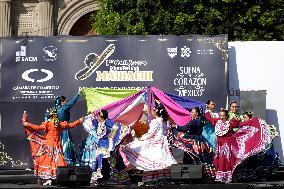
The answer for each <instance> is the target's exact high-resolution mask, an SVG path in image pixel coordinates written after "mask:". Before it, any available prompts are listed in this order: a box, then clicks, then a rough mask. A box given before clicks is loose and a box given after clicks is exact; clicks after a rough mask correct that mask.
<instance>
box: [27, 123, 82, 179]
mask: <svg viewBox="0 0 284 189" xmlns="http://www.w3.org/2000/svg"><path fill="white" fill-rule="evenodd" d="M80 123H81V121H80V120H77V121H75V122H73V123H70V124H68V123H67V122H61V123H60V126H59V127H54V125H53V123H52V122H43V123H41V125H35V124H32V123H28V125H27V126H25V132H26V133H27V134H28V139H29V140H30V144H31V151H32V156H33V158H34V172H35V175H38V176H40V177H41V178H43V179H50V178H51V179H55V177H56V169H57V167H58V166H67V163H66V162H65V160H64V156H63V151H62V145H61V140H60V134H61V131H62V130H63V129H66V128H73V127H76V126H77V125H79V124H80ZM40 130H44V131H45V133H46V135H45V136H42V135H40V134H38V133H36V132H35V131H40Z"/></svg>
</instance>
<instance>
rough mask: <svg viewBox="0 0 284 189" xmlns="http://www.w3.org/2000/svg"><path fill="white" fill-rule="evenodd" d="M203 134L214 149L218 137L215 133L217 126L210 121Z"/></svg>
mask: <svg viewBox="0 0 284 189" xmlns="http://www.w3.org/2000/svg"><path fill="white" fill-rule="evenodd" d="M202 135H203V136H204V137H205V138H206V140H207V141H208V142H209V144H210V146H211V147H212V148H213V149H214V148H215V146H216V140H217V137H216V134H215V127H214V126H212V125H211V123H210V122H207V123H206V125H205V126H204V127H203V132H202Z"/></svg>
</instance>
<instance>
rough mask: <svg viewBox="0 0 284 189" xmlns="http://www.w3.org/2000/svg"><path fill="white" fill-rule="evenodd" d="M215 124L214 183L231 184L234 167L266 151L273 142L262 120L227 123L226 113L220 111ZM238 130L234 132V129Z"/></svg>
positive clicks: (234, 120) (231, 121)
mask: <svg viewBox="0 0 284 189" xmlns="http://www.w3.org/2000/svg"><path fill="white" fill-rule="evenodd" d="M219 115H220V120H219V121H218V122H217V123H216V126H215V133H216V136H217V143H216V148H215V157H214V165H215V167H216V170H217V172H216V181H221V182H225V183H227V182H231V181H232V178H233V174H234V171H235V169H236V167H237V166H238V165H239V164H241V163H242V162H244V161H245V160H246V159H247V158H248V157H251V156H253V155H255V154H257V153H260V152H262V151H264V150H266V149H267V148H268V147H269V145H270V143H271V142H272V140H273V136H272V135H271V134H270V129H269V128H268V127H267V125H266V123H265V122H263V121H262V120H260V119H258V118H255V119H250V120H248V121H247V122H243V123H241V124H239V123H240V122H239V121H238V120H236V119H231V120H230V121H228V111H227V110H222V111H221V112H220V113H219ZM239 126H240V128H239V129H238V130H237V131H236V132H234V131H233V129H234V128H235V127H239Z"/></svg>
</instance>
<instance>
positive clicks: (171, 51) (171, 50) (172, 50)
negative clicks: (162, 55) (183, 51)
mask: <svg viewBox="0 0 284 189" xmlns="http://www.w3.org/2000/svg"><path fill="white" fill-rule="evenodd" d="M167 49H168V55H169V57H171V58H174V57H175V56H176V55H177V47H176V48H167Z"/></svg>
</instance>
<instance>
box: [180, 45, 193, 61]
mask: <svg viewBox="0 0 284 189" xmlns="http://www.w3.org/2000/svg"><path fill="white" fill-rule="evenodd" d="M190 54H191V50H190V48H189V47H186V46H184V47H182V48H181V57H182V58H189V57H190Z"/></svg>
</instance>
